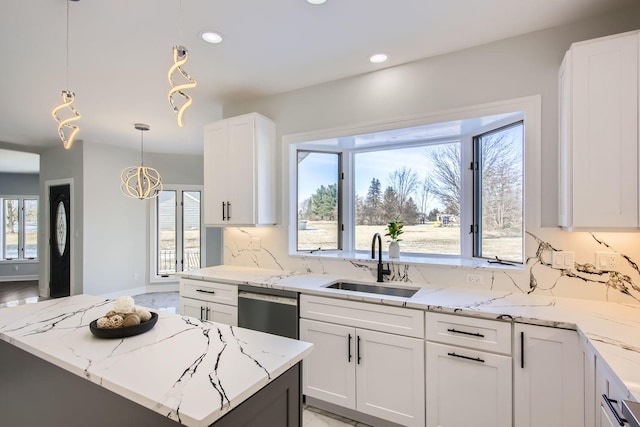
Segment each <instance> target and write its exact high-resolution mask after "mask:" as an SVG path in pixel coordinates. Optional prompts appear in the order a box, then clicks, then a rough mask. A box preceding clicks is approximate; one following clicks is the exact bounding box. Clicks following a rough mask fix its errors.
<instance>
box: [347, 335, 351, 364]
mask: <svg viewBox="0 0 640 427" xmlns="http://www.w3.org/2000/svg"><path fill="white" fill-rule="evenodd" d="M347 361H348V362H349V363H351V334H349V340H348V341H347Z"/></svg>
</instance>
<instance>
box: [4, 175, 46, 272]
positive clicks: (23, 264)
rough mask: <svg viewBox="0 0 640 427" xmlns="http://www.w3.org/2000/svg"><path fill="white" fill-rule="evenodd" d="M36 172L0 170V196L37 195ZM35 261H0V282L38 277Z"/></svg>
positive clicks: (37, 177)
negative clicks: (5, 171) (6, 171)
mask: <svg viewBox="0 0 640 427" xmlns="http://www.w3.org/2000/svg"><path fill="white" fill-rule="evenodd" d="M38 180H39V175H38V174H27V173H25V174H23V173H3V172H0V196H38V195H39V194H40V191H39V186H38ZM38 269H39V262H37V261H35V262H34V261H20V262H11V261H2V262H0V282H1V281H10V280H32V279H33V278H34V277H38Z"/></svg>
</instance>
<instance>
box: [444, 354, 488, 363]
mask: <svg viewBox="0 0 640 427" xmlns="http://www.w3.org/2000/svg"><path fill="white" fill-rule="evenodd" d="M447 354H448V355H449V356H453V357H459V358H460V359H467V360H473V361H474V362H480V363H484V360H483V359H480V358H479V357H469V356H463V355H461V354H455V353H447Z"/></svg>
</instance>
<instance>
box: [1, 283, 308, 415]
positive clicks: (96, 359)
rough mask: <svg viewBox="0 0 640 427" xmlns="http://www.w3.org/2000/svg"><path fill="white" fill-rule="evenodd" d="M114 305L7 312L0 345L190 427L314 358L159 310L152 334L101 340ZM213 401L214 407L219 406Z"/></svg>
mask: <svg viewBox="0 0 640 427" xmlns="http://www.w3.org/2000/svg"><path fill="white" fill-rule="evenodd" d="M112 308H113V301H110V300H105V299H104V298H99V297H94V296H89V295H77V296H72V297H67V298H60V299H53V300H48V301H43V302H39V303H37V304H26V305H20V306H17V307H12V308H4V309H0V339H2V340H4V341H7V342H9V343H11V344H13V345H15V346H17V347H19V348H21V349H22V350H25V351H27V352H29V353H32V354H34V355H36V356H38V357H40V358H42V359H44V360H46V361H48V362H50V363H52V364H54V365H57V366H59V367H61V368H63V369H66V370H67V371H69V372H71V373H73V374H76V375H78V376H81V377H84V378H87V379H88V380H89V381H92V382H94V383H96V384H98V385H101V386H102V387H104V388H106V389H108V390H111V391H113V392H115V393H117V394H119V395H121V396H124V397H126V398H128V399H130V400H132V401H134V402H136V403H138V404H140V405H142V406H144V407H146V408H149V409H151V410H153V411H156V412H158V413H160V414H163V415H165V416H167V417H169V418H170V419H173V420H175V421H178V422H180V423H182V424H184V425H187V426H198V427H199V426H208V425H210V424H211V423H213V422H214V421H215V420H217V419H219V418H220V417H222V416H223V415H225V414H226V413H227V412H228V411H230V410H231V409H233V408H235V407H236V406H238V405H239V404H240V403H242V402H243V401H244V400H246V399H247V398H249V397H250V396H252V395H253V394H254V393H255V392H257V391H258V390H260V389H261V388H262V387H264V386H265V385H266V384H268V383H269V382H270V381H272V380H273V379H275V378H277V377H278V376H279V375H281V374H282V373H284V372H285V371H286V370H287V369H289V368H290V367H291V366H294V365H295V364H296V363H298V362H299V361H300V360H302V358H303V357H305V356H306V355H308V354H309V353H310V352H311V348H312V345H311V344H309V343H305V342H302V341H297V340H292V339H288V338H283V337H279V336H275V335H269V334H264V333H261V332H257V331H251V330H247V329H242V328H237V327H232V326H228V325H223V324H218V323H213V322H208V321H200V320H197V319H194V318H191V317H186V316H179V315H176V314H172V313H166V312H160V313H158V314H159V318H158V322H157V324H156V325H155V326H154V327H153V329H151V330H150V331H149V332H146V333H144V334H141V335H137V336H134V337H128V338H124V339H99V338H96V337H94V336H93V335H92V334H91V332H90V330H89V323H90V322H91V321H93V320H94V319H96V318H98V317H101V316H103V315H104V314H105V313H106V312H107V311H109V310H111V309H112ZM212 402H213V403H212Z"/></svg>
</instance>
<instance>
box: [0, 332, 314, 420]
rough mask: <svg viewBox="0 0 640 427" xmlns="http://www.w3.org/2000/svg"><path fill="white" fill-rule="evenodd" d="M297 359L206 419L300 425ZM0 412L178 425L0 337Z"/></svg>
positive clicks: (6, 417)
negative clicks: (218, 415) (221, 412)
mask: <svg viewBox="0 0 640 427" xmlns="http://www.w3.org/2000/svg"><path fill="white" fill-rule="evenodd" d="M300 363H301V362H300ZM300 363H297V364H296V365H294V366H293V367H291V368H289V370H288V371H286V372H285V373H283V374H282V375H280V376H279V377H278V378H276V379H275V380H274V381H272V382H270V383H269V384H267V385H266V386H265V387H264V388H262V389H261V390H259V391H258V392H256V393H255V394H254V395H253V396H251V397H250V398H248V399H247V400H245V401H244V402H242V403H241V404H240V405H238V406H237V407H236V408H234V409H233V410H231V411H230V412H229V413H228V414H226V415H224V416H223V417H222V418H220V419H218V420H217V421H215V422H214V423H213V424H211V425H212V426H215V427H231V426H248V427H249V426H270V427H271V426H273V427H278V426H282V427H285V426H286V427H300V426H301V425H302V420H301V417H302V412H301V411H302V407H301V394H300ZM211 404H212V405H219V402H211ZM0 417H2V421H1V422H0V424H1V425H5V426H16V427H17V426H21V427H22V426H24V427H31V426H34V427H35V426H48V427H75V426H78V427H86V426H92V427H113V426H139V427H146V426H153V427H176V426H179V425H181V424H180V423H178V422H176V421H173V420H171V419H169V418H167V417H166V416H163V415H162V414H159V413H157V412H154V411H152V410H150V409H147V408H145V407H143V406H141V405H139V404H137V403H135V402H133V401H131V400H129V399H126V398H124V397H122V396H120V395H118V394H116V393H114V392H111V391H109V390H107V389H105V388H103V387H101V386H99V385H97V384H94V383H92V382H91V381H89V380H87V379H85V378H82V377H79V376H77V375H74V374H72V373H70V372H67V371H65V370H64V369H62V368H60V367H58V366H55V365H53V364H51V363H49V362H47V361H45V360H43V359H40V358H39V357H37V356H34V355H32V354H30V353H28V352H26V351H23V350H21V349H19V348H17V347H15V346H14V345H11V344H9V343H7V342H4V341H2V340H0Z"/></svg>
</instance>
